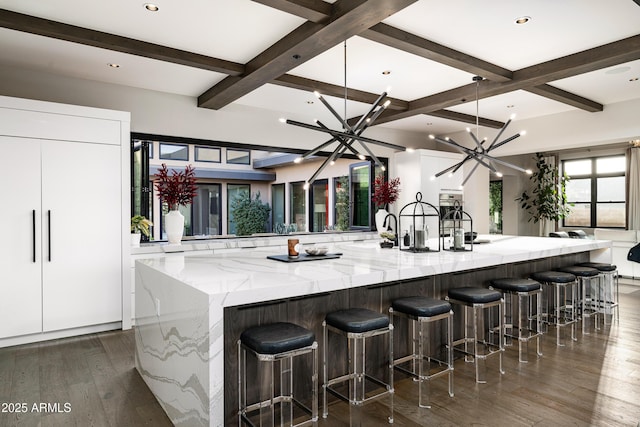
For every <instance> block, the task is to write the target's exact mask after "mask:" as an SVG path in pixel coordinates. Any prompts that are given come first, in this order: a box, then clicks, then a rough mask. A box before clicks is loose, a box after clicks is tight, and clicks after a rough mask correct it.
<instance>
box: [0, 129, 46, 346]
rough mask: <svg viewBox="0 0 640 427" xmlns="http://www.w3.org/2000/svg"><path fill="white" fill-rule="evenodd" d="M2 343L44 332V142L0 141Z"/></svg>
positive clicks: (0, 139)
mask: <svg viewBox="0 0 640 427" xmlns="http://www.w3.org/2000/svg"><path fill="white" fill-rule="evenodd" d="M0 197H1V198H2V207H0V236H2V240H3V241H2V245H0V338H5V337H10V336H15V335H25V334H31V333H36V332H40V331H41V330H42V292H41V283H42V282H41V276H40V275H41V265H42V254H41V251H40V249H41V245H40V242H41V238H40V237H41V228H40V224H41V221H40V220H41V217H42V210H41V207H40V142H39V141H35V140H30V139H26V138H14V137H0Z"/></svg>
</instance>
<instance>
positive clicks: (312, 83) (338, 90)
mask: <svg viewBox="0 0 640 427" xmlns="http://www.w3.org/2000/svg"><path fill="white" fill-rule="evenodd" d="M271 83H272V84H275V85H278V86H284V87H289V88H293V89H299V90H304V91H306V92H313V91H314V90H317V91H318V92H320V93H321V94H323V95H328V96H334V97H336V98H344V86H339V85H334V84H331V83H325V82H321V81H318V80H312V79H307V78H305V77H298V76H294V75H291V74H285V75H283V76H280V77H278V78H277V79H275V80H272V81H271ZM379 96H380V95H379V94H375V93H371V92H365V91H362V90H355V89H350V88H348V89H347V99H349V100H350V101H357V102H363V103H365V104H373V103H374V102H375V101H376V100H377V99H378V97H379ZM386 99H388V100H390V101H391V104H389V106H388V107H387V109H390V110H399V111H404V110H407V109H408V108H409V103H408V102H407V101H403V100H401V99H397V98H390V97H387V98H386ZM429 115H430V116H433V117H440V118H443V119H448V120H455V121H458V122H463V123H470V124H475V123H476V116H472V115H469V114H464V113H458V112H455V111H449V110H439V111H432V112H431V113H429ZM359 119H360V117H355V118H352V119H349V120H348V122H349V124H351V125H355V124H356V123H357V121H358V120H359ZM479 120H480V124H481V125H482V126H486V127H490V128H496V129H500V128H501V127H502V126H503V125H504V123H502V122H499V121H496V120H491V119H486V118H483V117H480V118H479Z"/></svg>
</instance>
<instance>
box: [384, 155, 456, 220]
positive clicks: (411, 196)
mask: <svg viewBox="0 0 640 427" xmlns="http://www.w3.org/2000/svg"><path fill="white" fill-rule="evenodd" d="M463 158H464V157H463V156H462V154H458V153H449V152H445V151H436V150H415V151H413V152H408V151H403V152H399V153H396V154H395V166H396V171H397V176H398V177H400V182H401V185H400V187H401V188H402V191H401V192H400V197H399V199H398V201H397V202H396V204H395V209H396V210H397V211H398V212H399V211H400V209H402V207H403V206H404V205H406V204H407V203H412V202H415V201H416V193H417V192H420V193H422V201H423V202H427V203H431V204H432V205H434V206H436V207H438V205H439V196H440V193H453V194H462V190H461V189H460V186H461V185H462V179H463V168H462V167H461V168H460V169H458V171H456V173H455V174H453V175H452V176H449V174H448V173H447V174H444V175H442V176H440V177H438V178H436V179H431V178H432V177H433V176H435V175H436V174H437V173H438V172H440V171H441V170H443V169H445V168H448V167H449V166H453V165H455V164H457V163H458V162H460V161H461V160H462V159H463Z"/></svg>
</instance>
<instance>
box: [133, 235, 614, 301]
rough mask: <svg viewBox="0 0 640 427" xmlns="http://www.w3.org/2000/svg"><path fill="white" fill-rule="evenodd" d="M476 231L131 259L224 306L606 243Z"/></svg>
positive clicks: (607, 244) (602, 246)
mask: <svg viewBox="0 0 640 427" xmlns="http://www.w3.org/2000/svg"><path fill="white" fill-rule="evenodd" d="M480 237H481V238H482V239H489V240H491V243H487V244H476V245H474V246H473V251H472V252H450V251H444V250H443V251H440V252H430V253H411V252H408V251H400V250H398V248H393V249H381V248H380V246H379V244H378V240H372V241H364V242H349V241H345V242H332V243H330V244H328V246H329V252H330V253H336V252H340V253H342V256H341V257H340V258H337V259H323V260H318V261H309V262H295V263H284V262H279V261H274V260H270V259H267V255H281V254H285V253H286V247H285V246H284V244H283V245H281V246H267V247H254V248H251V249H242V248H236V249H234V250H227V251H224V252H221V253H219V254H216V253H215V251H214V254H213V255H203V256H189V257H187V256H182V257H181V256H178V257H175V256H174V257H164V258H156V259H143V260H138V261H136V262H137V263H142V264H144V265H146V266H149V267H151V268H152V269H154V270H156V271H158V272H161V273H164V274H166V275H168V276H170V277H172V278H175V279H177V280H179V281H180V282H182V283H185V284H187V285H189V286H191V287H193V288H194V289H196V290H199V291H201V292H203V293H205V294H208V295H210V296H217V298H220V297H221V296H222V295H224V302H223V306H225V307H229V306H235V305H242V304H250V303H256V302H263V301H269V300H275V299H280V298H288V297H296V296H301V295H310V294H314V293H320V292H330V291H336V290H341V289H349V288H353V287H358V286H366V285H370V284H376V283H383V282H389V281H395V280H406V279H413V278H418V277H425V276H431V275H436V274H442V273H450V272H457V271H463V270H469V269H476V268H483V267H490V266H495V265H500V264H505V263H513V262H519V261H526V260H530V259H537V258H545V257H550V256H557V255H563V254H570V253H577V252H584V251H594V250H598V249H608V248H610V247H611V242H610V241H604V240H582V239H558V238H549V237H515V236H480ZM301 240H302V239H301ZM606 256H607V255H605V258H606ZM600 261H605V262H606V259H600ZM217 298H216V299H217Z"/></svg>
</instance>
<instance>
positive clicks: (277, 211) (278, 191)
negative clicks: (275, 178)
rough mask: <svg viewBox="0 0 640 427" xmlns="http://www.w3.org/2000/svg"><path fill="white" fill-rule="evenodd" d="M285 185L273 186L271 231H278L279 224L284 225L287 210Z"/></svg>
mask: <svg viewBox="0 0 640 427" xmlns="http://www.w3.org/2000/svg"><path fill="white" fill-rule="evenodd" d="M284 206H285V196H284V184H273V185H272V186H271V229H272V230H276V225H277V224H284V223H285V218H284V209H285V207H284Z"/></svg>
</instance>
